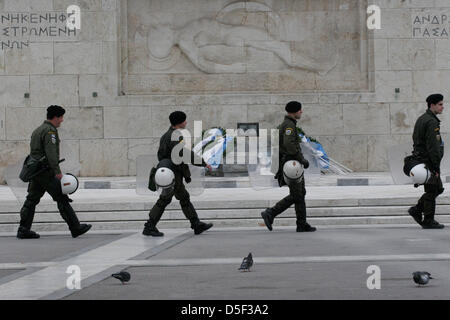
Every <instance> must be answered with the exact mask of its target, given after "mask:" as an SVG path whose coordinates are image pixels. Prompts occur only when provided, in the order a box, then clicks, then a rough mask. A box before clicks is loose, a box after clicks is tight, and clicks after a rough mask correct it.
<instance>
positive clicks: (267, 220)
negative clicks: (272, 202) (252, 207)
mask: <svg viewBox="0 0 450 320" xmlns="http://www.w3.org/2000/svg"><path fill="white" fill-rule="evenodd" d="M261 217H262V218H263V220H264V223H265V225H266V227H267V229H269V230H270V231H272V224H273V219H274V218H273V217H272V215H271V214H270V209H266V210H264V211H263V212H261Z"/></svg>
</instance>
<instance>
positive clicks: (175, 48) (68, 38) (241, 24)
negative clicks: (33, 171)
mask: <svg viewBox="0 0 450 320" xmlns="http://www.w3.org/2000/svg"><path fill="white" fill-rule="evenodd" d="M71 4H77V5H79V6H80V8H81V13H82V15H81V18H82V19H81V30H77V31H76V32H75V33H69V32H68V31H67V30H64V26H65V20H64V19H65V18H66V17H64V15H65V11H66V8H67V6H68V5H71ZM369 4H376V5H378V6H379V7H380V8H381V29H380V30H367V28H366V21H365V20H366V19H367V14H366V7H367V5H369ZM24 17H26V18H24ZM0 19H1V20H0V29H1V30H0V180H2V179H3V170H4V168H5V167H6V166H7V165H9V164H12V163H15V162H17V161H19V160H20V159H22V158H23V157H25V155H26V154H27V153H28V151H29V150H28V143H29V137H30V134H31V132H32V131H33V129H34V128H35V127H37V126H38V125H39V124H40V123H41V122H42V121H43V120H44V118H45V108H46V107H47V106H48V105H50V104H61V105H63V106H64V107H65V108H66V110H67V114H66V117H65V122H64V123H63V124H62V127H61V129H60V136H61V138H62V139H63V143H62V145H63V147H62V153H63V154H62V156H63V157H65V158H66V159H70V163H68V165H70V166H71V167H76V166H77V165H78V166H79V172H78V173H79V174H81V175H82V176H126V175H134V174H135V172H136V166H135V159H136V157H137V156H139V155H141V154H148V153H154V152H155V151H156V150H157V147H158V143H159V137H160V135H161V134H162V133H163V132H164V131H165V130H166V129H167V128H168V126H169V122H168V114H169V113H170V112H171V111H174V110H178V109H181V110H184V111H185V112H186V113H187V114H188V121H189V125H188V128H190V129H192V128H193V123H194V120H202V121H203V127H204V128H208V127H211V126H216V125H220V126H222V127H225V128H236V124H237V122H259V123H260V127H261V128H273V127H275V126H276V125H277V124H278V123H279V122H280V121H281V120H282V118H283V107H284V105H285V104H286V103H287V102H288V101H290V100H298V101H301V102H302V103H303V105H304V110H305V112H304V114H303V119H302V120H301V122H300V125H301V126H302V128H303V129H304V130H305V131H306V132H307V134H309V135H311V136H314V137H315V138H317V139H318V140H319V141H320V142H321V143H322V144H323V145H324V148H325V150H327V152H328V154H329V155H330V156H331V157H332V158H334V159H335V160H337V161H339V162H342V163H343V164H344V165H346V166H348V167H350V168H352V169H353V170H356V171H386V170H388V165H387V161H386V159H387V157H386V149H387V148H388V147H390V146H393V145H396V144H399V143H408V142H411V134H412V130H413V125H414V121H415V119H416V118H417V117H418V116H419V115H420V114H421V113H422V112H424V111H425V108H426V105H425V102H424V100H425V98H426V96H427V95H428V94H431V93H435V92H441V93H443V94H444V95H445V96H446V97H447V98H448V96H449V95H450V86H449V83H450V37H449V34H450V2H449V1H448V0H367V1H366V0H361V1H358V0H257V1H256V0H255V1H243V2H238V1H231V0H185V1H175V0H170V1H168V0H165V1H163V0H20V1H18V0H0ZM5 30H7V31H5ZM396 88H398V92H396V90H395V89H396ZM441 119H442V120H443V121H442V131H443V133H444V134H446V133H449V131H450V124H449V121H450V114H449V113H447V112H446V111H444V113H443V114H442V116H441Z"/></svg>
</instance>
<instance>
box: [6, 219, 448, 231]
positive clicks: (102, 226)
mask: <svg viewBox="0 0 450 320" xmlns="http://www.w3.org/2000/svg"><path fill="white" fill-rule="evenodd" d="M436 219H437V220H438V221H439V222H441V223H445V224H450V215H437V216H436ZM205 221H208V222H212V223H213V224H214V228H225V227H261V230H267V229H266V227H265V226H264V225H263V223H262V220H261V219H260V218H259V219H256V218H254V219H249V218H247V219H208V220H205ZM144 222H145V220H140V221H114V222H112V221H108V222H92V225H93V227H92V230H137V231H140V230H142V229H143V227H144ZM308 222H309V223H310V224H311V225H314V226H319V229H320V226H356V225H358V226H359V225H363V226H368V225H386V226H388V225H398V224H407V225H411V226H417V228H418V229H420V227H419V226H418V225H417V224H416V223H415V222H414V221H413V219H412V218H411V217H409V216H363V217H311V218H309V219H308ZM277 226H292V227H295V218H292V217H282V216H280V217H279V218H277V219H276V221H275V223H274V230H276V227H277ZM17 227H18V225H17V224H0V232H7V233H14V232H16V231H17ZM158 228H159V229H160V230H161V229H162V230H163V229H166V228H185V229H189V228H190V224H189V221H187V220H186V219H182V220H164V219H162V220H161V221H160V222H159V223H158ZM447 228H448V225H447ZM33 230H35V231H37V232H41V231H67V232H68V228H67V225H66V224H65V223H55V222H53V223H52V222H50V223H49V222H45V223H39V222H36V223H34V224H33ZM211 230H214V229H211ZM267 232H269V231H267Z"/></svg>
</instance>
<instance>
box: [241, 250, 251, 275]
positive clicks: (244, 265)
mask: <svg viewBox="0 0 450 320" xmlns="http://www.w3.org/2000/svg"><path fill="white" fill-rule="evenodd" d="M252 266H253V256H252V253H251V252H250V253H249V254H248V256H246V257H245V258H244V260H242V263H241V266H240V267H239V270H244V271H250V268H251V267H252Z"/></svg>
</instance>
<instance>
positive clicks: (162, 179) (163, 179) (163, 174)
mask: <svg viewBox="0 0 450 320" xmlns="http://www.w3.org/2000/svg"><path fill="white" fill-rule="evenodd" d="M155 183H156V185H157V186H158V187H160V188H162V189H167V188H170V187H172V186H173V185H174V184H175V174H174V173H173V171H172V170H170V169H169V168H166V167H162V168H159V169H158V170H156V173H155Z"/></svg>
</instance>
